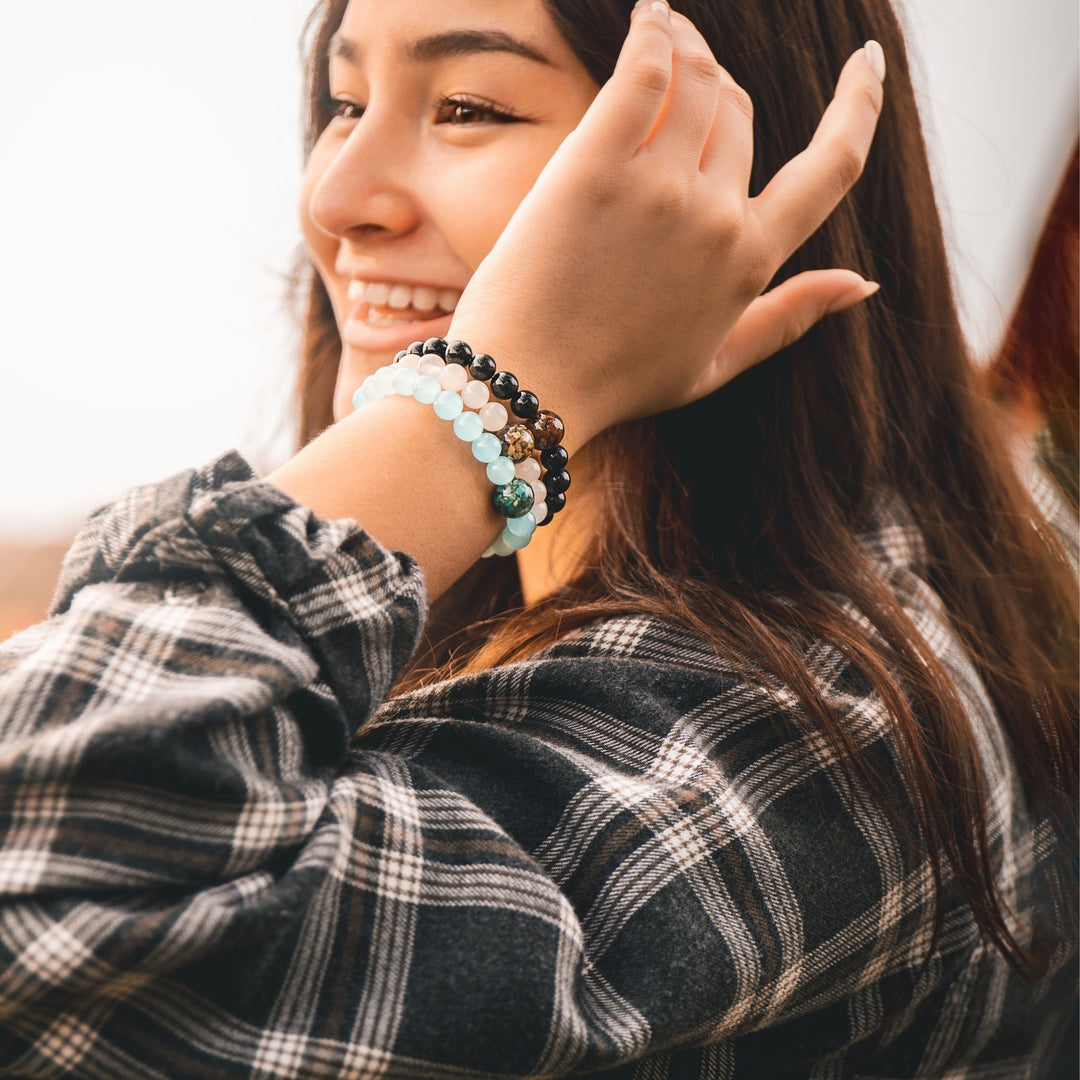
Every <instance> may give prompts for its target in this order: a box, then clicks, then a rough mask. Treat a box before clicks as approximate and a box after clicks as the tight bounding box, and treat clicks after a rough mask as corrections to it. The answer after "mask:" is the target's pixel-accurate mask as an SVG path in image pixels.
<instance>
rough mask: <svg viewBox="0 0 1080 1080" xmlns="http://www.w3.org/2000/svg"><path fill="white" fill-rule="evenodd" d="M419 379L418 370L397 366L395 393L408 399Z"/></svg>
mask: <svg viewBox="0 0 1080 1080" xmlns="http://www.w3.org/2000/svg"><path fill="white" fill-rule="evenodd" d="M418 378H419V375H417V373H416V368H411V367H402V366H401V365H400V364H399V365H397V370H395V372H394V393H395V394H401V396H402V397H408V396H409V395H410V394H411V393H412V392H413V386H414V385H415V383H416V380H417V379H418Z"/></svg>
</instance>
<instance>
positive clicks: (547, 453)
mask: <svg viewBox="0 0 1080 1080" xmlns="http://www.w3.org/2000/svg"><path fill="white" fill-rule="evenodd" d="M533 438H534V439H535V438H536V436H535V435H534V436H533ZM569 460H570V455H569V454H568V453H567V452H566V447H565V446H552V447H549V448H548V449H547V450H544V451H542V453H541V454H540V464H541V465H543V466H544V468H545V469H551V470H552V472H555V471H557V470H559V469H565V468H566V463H567V462H568V461H569Z"/></svg>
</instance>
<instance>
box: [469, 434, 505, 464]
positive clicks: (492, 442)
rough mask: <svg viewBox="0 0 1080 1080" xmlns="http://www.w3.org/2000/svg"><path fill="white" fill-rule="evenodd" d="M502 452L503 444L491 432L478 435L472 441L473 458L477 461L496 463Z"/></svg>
mask: <svg viewBox="0 0 1080 1080" xmlns="http://www.w3.org/2000/svg"><path fill="white" fill-rule="evenodd" d="M501 452H502V443H500V442H499V440H498V439H496V438H495V436H494V435H492V434H491V432H490V431H485V432H484V434H483V435H477V437H476V438H475V439H473V441H472V456H473V457H474V458H476V460H477V461H483V462H488V461H494V460H495V459H496V458H497V457H498V456H499V454H500V453H501Z"/></svg>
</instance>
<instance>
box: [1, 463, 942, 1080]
mask: <svg viewBox="0 0 1080 1080" xmlns="http://www.w3.org/2000/svg"><path fill="white" fill-rule="evenodd" d="M424 616H425V599H424V589H423V582H422V578H421V574H420V572H419V570H418V568H417V566H416V565H415V564H414V563H413V561H412V560H410V559H409V558H408V557H407V556H404V555H401V554H395V553H391V552H387V551H385V550H384V549H382V548H381V547H379V546H378V545H377V544H376V543H374V542H373V541H372V540H371V539H370V538H369V537H368V536H366V534H365V533H364V532H363V531H362V530H361V529H360V528H359V527H358V526H357V525H356V523H354V522H350V521H327V520H323V519H320V518H318V517H317V516H315V515H313V514H312V513H310V512H309V511H307V510H306V509H305V508H303V507H301V506H298V505H297V504H296V503H295V502H293V501H292V500H290V499H289V498H288V497H287V496H286V495H285V494H284V493H282V492H280V491H278V490H277V489H275V488H274V487H273V486H271V485H268V484H266V483H264V482H261V481H259V480H257V479H256V478H255V477H254V476H253V475H252V474H251V472H250V469H249V468H248V467H247V466H246V465H245V464H244V462H243V461H242V460H241V459H240V458H239V457H237V456H236V455H227V456H226V457H224V458H222V459H219V460H218V461H217V462H214V463H213V464H212V465H211V466H209V467H207V468H206V469H204V470H201V471H199V472H193V473H185V474H182V475H181V476H179V477H176V478H174V479H173V480H171V481H166V482H165V483H163V484H159V485H153V486H150V487H147V488H142V489H138V490H136V491H134V492H133V493H132V494H130V495H129V496H127V497H126V498H125V499H123V500H121V501H120V502H118V503H116V504H115V505H113V506H111V507H109V508H107V509H105V510H102V511H100V512H99V513H97V514H96V515H95V516H94V517H93V518H92V519H91V521H90V522H89V523H88V525H87V527H86V529H85V530H84V532H83V533H82V534H81V535H80V537H79V539H78V540H77V541H76V543H75V545H74V547H73V548H72V551H71V554H70V556H69V559H68V560H67V563H66V566H65V570H64V573H63V576H62V580H61V583H60V586H59V588H58V591H57V596H56V600H55V603H54V609H53V614H52V615H51V617H50V619H49V620H48V621H46V622H45V623H43V624H41V625H40V626H38V627H35V628H32V629H31V630H29V631H27V632H25V633H24V634H22V635H19V636H17V637H16V638H15V639H13V640H12V641H11V642H8V643H7V644H6V645H5V646H3V647H2V649H0V1074H2V1073H3V1072H4V1068H5V1067H6V1068H7V1069H9V1070H10V1074H13V1075H17V1076H24V1077H46V1076H47V1077H55V1076H64V1075H71V1076H87V1077H101V1078H103V1080H104V1078H106V1077H107V1078H109V1080H125V1078H132V1080H134V1078H138V1080H146V1078H156V1077H170V1078H175V1077H202V1076H206V1077H211V1076H212V1077H267V1078H270V1077H273V1078H287V1077H303V1078H305V1080H307V1078H321V1077H367V1076H371V1075H376V1074H379V1075H383V1074H385V1075H388V1076H392V1077H407V1076H430V1077H439V1078H447V1080H449V1078H450V1077H456V1078H461V1077H466V1076H480V1075H482V1076H488V1077H490V1076H493V1075H499V1076H502V1077H509V1076H559V1075H566V1074H568V1073H571V1072H579V1071H590V1070H594V1069H600V1068H610V1067H613V1066H617V1065H619V1064H622V1063H627V1062H632V1061H634V1060H635V1059H637V1058H640V1057H641V1056H642V1055H645V1054H647V1053H653V1052H659V1051H662V1050H668V1049H671V1048H673V1047H678V1046H688V1045H701V1044H704V1043H709V1042H711V1043H716V1042H717V1041H718V1040H722V1039H726V1038H729V1037H734V1036H736V1035H740V1034H743V1033H746V1032H748V1031H754V1030H758V1029H766V1028H768V1027H769V1026H770V1025H774V1024H777V1023H779V1022H781V1021H785V1020H788V1021H797V1020H798V1018H799V1017H803V1018H804V1021H805V1022H804V1023H803V1027H802V1028H800V1031H801V1032H802V1034H801V1035H800V1036H799V1037H800V1038H803V1039H805V1040H807V1043H806V1045H807V1046H809V1045H810V1044H811V1043H812V1042H813V1040H814V1039H820V1038H822V1037H823V1033H824V1032H825V1031H826V1030H829V1031H832V1029H831V1028H827V1026H823V1025H822V1024H821V1023H820V1020H819V1018H816V1017H815V1015H814V1014H815V1011H817V1010H821V1009H826V1008H831V1007H834V1006H835V1008H836V1009H837V1010H839V1013H838V1015H839V1016H841V1017H843V1018H844V1019H842V1020H837V1024H838V1025H839V1027H838V1028H837V1029H836V1030H840V1031H842V1032H843V1033H845V1034H842V1036H841V1038H842V1039H843V1038H851V1037H852V1035H851V1032H850V1031H849V1030H848V1020H847V1019H846V1017H847V1016H848V1011H847V1005H846V1004H845V1003H844V1000H843V999H844V997H845V995H846V994H848V993H851V992H853V990H855V989H857V988H859V987H861V986H865V985H866V984H867V983H868V982H874V983H875V984H876V983H877V982H879V981H880V980H881V979H882V978H883V977H886V976H889V975H890V974H893V973H898V974H897V977H898V979H900V981H901V982H903V984H904V986H905V987H908V986H909V982H908V981H907V980H908V972H909V970H914V968H915V966H916V964H917V962H918V960H919V959H921V957H919V956H916V955H915V954H917V953H918V948H917V944H918V942H919V941H920V940H924V937H920V931H923V930H925V928H926V926H927V925H928V918H929V913H930V912H931V911H932V910H933V903H934V897H933V895H932V887H931V885H930V883H929V882H928V880H927V878H926V875H925V873H924V868H923V867H922V866H921V865H920V863H919V861H918V860H917V859H915V860H914V861H911V860H908V859H907V857H906V856H905V855H903V853H902V852H901V851H900V849H899V846H898V845H896V844H895V843H894V838H887V837H886V838H883V836H882V834H881V833H882V826H881V823H880V821H879V820H877V819H876V818H872V817H868V816H867V814H866V811H865V808H864V803H863V802H862V800H861V799H859V798H853V797H852V796H851V791H850V788H848V787H847V786H846V784H847V781H846V780H845V779H844V778H843V776H842V775H841V774H840V773H837V772H836V771H835V769H834V765H835V762H834V761H832V760H831V759H830V758H829V756H828V755H827V753H826V752H825V751H824V750H823V748H822V746H821V745H820V740H817V741H815V740H814V738H813V736H812V733H809V732H807V731H806V730H805V728H800V727H798V726H797V725H793V724H792V723H790V722H789V719H788V720H785V713H784V709H783V708H782V707H781V706H780V705H778V704H777V702H778V698H779V695H778V693H777V692H776V691H768V690H766V689H762V688H753V687H747V686H746V685H745V684H744V683H743V682H741V681H739V680H738V679H736V678H735V677H734V676H730V675H729V674H727V673H724V674H720V675H718V674H717V673H716V670H715V669H716V664H715V658H714V657H711V656H709V657H706V658H705V660H704V661H703V662H702V664H701V665H700V666H699V667H698V668H697V669H695V668H694V667H693V665H690V666H687V662H686V655H687V654H686V645H685V641H684V640H677V639H673V640H672V641H671V642H667V641H664V640H659V641H657V642H654V644H653V645H651V646H650V649H651V651H647V652H644V653H641V654H639V655H633V652H634V641H635V640H636V639H635V634H639V631H638V630H636V629H635V628H634V626H633V625H631V626H629V627H626V626H618V625H617V626H613V627H612V628H611V629H610V630H608V631H605V633H606V634H607V635H608V637H607V639H606V641H607V645H612V647H615V646H617V649H616V651H620V652H622V653H625V654H626V656H625V658H624V659H613V658H612V657H611V656H610V655H608V653H609V652H610V651H611V650H610V649H607V646H606V645H605V640H604V639H603V635H601V639H598V640H599V645H597V647H596V648H592V647H589V648H585V647H583V646H580V645H575V644H573V643H571V644H568V645H566V646H565V647H560V648H559V649H558V650H556V651H555V653H552V654H551V655H549V656H548V657H546V658H545V659H542V660H540V661H537V662H534V663H528V664H522V665H510V666H507V667H505V668H500V669H495V670H493V671H492V672H489V673H484V674H483V675H480V676H477V677H471V678H469V679H465V680H463V681H458V680H455V681H454V682H453V683H451V684H445V685H441V686H439V687H436V688H434V689H431V690H428V691H424V692H420V693H417V694H414V695H408V696H406V697H404V698H397V699H394V700H393V701H391V702H390V703H388V704H387V705H386V706H384V707H383V708H381V709H380V708H379V706H380V703H382V702H383V699H384V698H385V697H386V695H387V693H388V691H389V689H390V687H391V686H392V685H393V683H394V681H395V679H396V678H397V677H398V675H399V674H400V673H401V671H402V669H403V667H404V666H405V664H406V663H407V661H408V659H409V656H410V653H411V651H412V649H413V647H414V644H415V642H416V639H417V636H418V633H419V630H420V627H421V625H422V622H423V619H424ZM605 650H607V651H605ZM672 657H677V658H678V663H672V662H669V661H670V659H671V658H672ZM828 677H829V678H830V679H831V680H832V681H833V682H834V683H836V684H837V685H838V686H841V684H842V683H843V679H842V678H841V675H840V674H839V673H838V672H837V671H836V670H834V668H833V667H829V669H828ZM841 689H842V690H843V693H844V694H847V695H848V699H849V700H850V710H851V713H852V716H853V717H854V721H853V722H855V723H857V724H858V729H857V734H858V737H859V738H860V739H864V740H867V741H868V743H873V744H877V743H879V742H880V741H881V730H882V724H881V718H880V716H879V715H878V713H877V712H875V711H874V709H873V708H871V707H870V706H868V705H867V702H866V699H865V695H864V693H863V692H862V691H861V690H860V689H859V688H858V687H853V688H844V687H843V686H841ZM837 693H840V690H838V691H837ZM882 745H884V744H882ZM880 760H881V763H882V767H883V769H885V768H886V766H887V765H888V752H887V750H883V751H882V754H881V759H880ZM841 851H842V852H843V854H842V862H841V861H839V858H840V856H839V853H840V852H841ZM834 866H839V867H841V868H842V869H841V870H840V871H836V872H834V870H833V867H834ZM887 897H888V898H889V899H888V902H886V898H887ZM900 941H910V942H912V943H913V944H912V945H911V947H910V948H909V947H906V946H905V947H901V946H900V945H898V942H900ZM905 992H906V990H905ZM881 1000H882V999H881V998H880V997H877V998H875V1001H877V1002H878V1004H879V1005H880V1004H881ZM885 1004H886V1005H887V1004H889V1002H888V1000H887V998H886V999H885ZM886 1011H887V1010H886ZM830 1037H831V1036H830ZM766 1038H767V1036H766Z"/></svg>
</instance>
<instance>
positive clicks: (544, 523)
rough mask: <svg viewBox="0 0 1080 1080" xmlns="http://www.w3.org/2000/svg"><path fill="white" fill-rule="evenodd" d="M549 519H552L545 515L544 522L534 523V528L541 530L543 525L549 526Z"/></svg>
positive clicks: (549, 515)
mask: <svg viewBox="0 0 1080 1080" xmlns="http://www.w3.org/2000/svg"><path fill="white" fill-rule="evenodd" d="M551 517H552V515H551V514H546V515H545V516H544V520H543V521H538V522H537V523H536V527H537V528H538V529H542V528H543V527H544V526H545V525H550V524H551Z"/></svg>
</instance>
